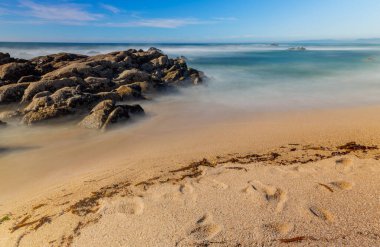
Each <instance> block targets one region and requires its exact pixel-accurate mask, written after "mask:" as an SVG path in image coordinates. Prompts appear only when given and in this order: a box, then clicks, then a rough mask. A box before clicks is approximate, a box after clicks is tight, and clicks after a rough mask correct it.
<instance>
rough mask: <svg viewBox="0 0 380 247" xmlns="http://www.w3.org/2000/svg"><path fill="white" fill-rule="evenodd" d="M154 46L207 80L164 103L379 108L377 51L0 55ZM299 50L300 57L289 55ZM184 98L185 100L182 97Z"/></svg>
mask: <svg viewBox="0 0 380 247" xmlns="http://www.w3.org/2000/svg"><path fill="white" fill-rule="evenodd" d="M151 46H154V47H157V48H159V49H161V50H162V51H163V52H165V53H167V54H169V55H170V56H172V57H176V56H185V57H186V58H187V61H188V64H189V65H190V66H192V67H194V68H196V69H199V70H202V71H204V72H205V74H206V75H207V76H208V77H209V81H208V83H207V85H206V86H202V87H196V88H191V89H186V90H183V92H182V94H179V95H177V96H173V97H175V98H174V99H173V98H167V99H168V100H179V101H181V100H183V101H186V102H188V101H193V102H197V103H201V104H203V103H205V104H207V103H213V104H218V105H222V106H223V105H226V106H228V107H232V108H239V109H251V110H258V111H267V110H288V109H299V108H324V107H344V106H356V105H368V104H377V103H379V102H380V45H378V44H360V43H352V44H350V43H341V44H339V43H330V44H322V43H304V44H302V43H293V44H292V43H289V44H279V45H276V46H273V45H270V44H64V43H62V44H60V43H0V51H2V52H9V53H10V54H11V55H12V56H14V57H19V58H32V57H35V56H39V55H46V54H51V53H58V52H72V53H79V54H85V55H96V54H100V53H107V52H111V51H115V50H126V49H130V48H142V49H148V48H149V47H151ZM298 46H303V47H305V48H306V49H307V50H306V51H289V50H288V48H290V47H298ZM186 96H187V97H186Z"/></svg>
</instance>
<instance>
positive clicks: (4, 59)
mask: <svg viewBox="0 0 380 247" xmlns="http://www.w3.org/2000/svg"><path fill="white" fill-rule="evenodd" d="M10 62H14V59H12V58H11V55H9V53H3V52H0V65H3V64H6V63H10Z"/></svg>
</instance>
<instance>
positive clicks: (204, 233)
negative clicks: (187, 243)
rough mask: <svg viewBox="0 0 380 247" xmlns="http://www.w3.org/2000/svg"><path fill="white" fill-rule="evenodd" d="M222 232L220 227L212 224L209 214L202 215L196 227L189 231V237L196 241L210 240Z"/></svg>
mask: <svg viewBox="0 0 380 247" xmlns="http://www.w3.org/2000/svg"><path fill="white" fill-rule="evenodd" d="M221 231H222V227H221V226H220V225H218V224H215V223H213V220H212V216H211V215H210V214H205V215H203V216H202V217H201V218H200V219H199V220H197V226H196V227H195V228H194V229H193V230H191V232H190V234H189V237H190V238H191V239H193V240H196V241H205V240H211V239H212V238H214V237H215V236H216V235H218V234H219V233H220V232H221Z"/></svg>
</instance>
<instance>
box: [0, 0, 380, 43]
mask: <svg viewBox="0 0 380 247" xmlns="http://www.w3.org/2000/svg"><path fill="white" fill-rule="evenodd" d="M0 33H1V36H0V40H1V41H65V42H250V41H289V40H305V39H355V38H374V37H380V1H379V0H115V1H106V0H104V1H97V0H55V1H53V0H0Z"/></svg>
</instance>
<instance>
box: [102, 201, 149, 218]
mask: <svg viewBox="0 0 380 247" xmlns="http://www.w3.org/2000/svg"><path fill="white" fill-rule="evenodd" d="M143 211H144V202H143V201H142V199H141V198H140V197H133V198H123V199H120V200H115V201H111V202H107V203H105V205H104V206H103V207H102V208H101V209H100V213H101V214H104V215H110V214H118V213H119V214H130V215H141V214H142V213H143Z"/></svg>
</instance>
